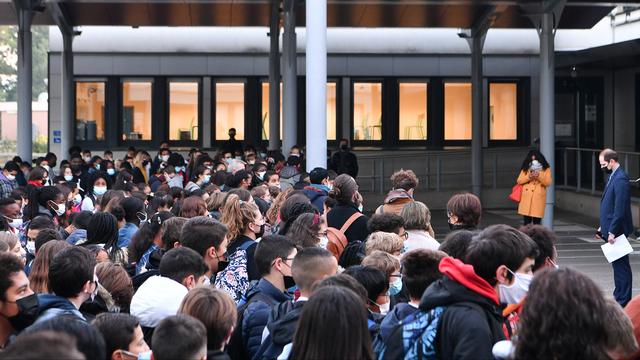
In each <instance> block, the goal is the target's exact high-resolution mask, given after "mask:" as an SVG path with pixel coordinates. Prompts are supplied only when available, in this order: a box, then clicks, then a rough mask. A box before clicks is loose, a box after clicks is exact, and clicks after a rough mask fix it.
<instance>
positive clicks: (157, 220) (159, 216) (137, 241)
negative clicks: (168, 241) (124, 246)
mask: <svg viewBox="0 0 640 360" xmlns="http://www.w3.org/2000/svg"><path fill="white" fill-rule="evenodd" d="M172 217H173V214H172V213H170V212H168V211H162V212H159V213H155V214H154V215H153V216H152V217H151V218H149V221H147V222H145V223H144V224H142V226H141V227H140V229H139V230H138V231H136V233H135V234H133V237H131V241H130V242H129V245H128V249H129V261H130V262H137V261H138V260H140V258H141V257H142V255H144V253H145V252H146V251H147V250H149V248H150V247H151V246H152V245H153V244H160V243H161V242H162V240H161V239H162V223H163V222H164V221H166V220H168V219H170V218H172Z"/></svg>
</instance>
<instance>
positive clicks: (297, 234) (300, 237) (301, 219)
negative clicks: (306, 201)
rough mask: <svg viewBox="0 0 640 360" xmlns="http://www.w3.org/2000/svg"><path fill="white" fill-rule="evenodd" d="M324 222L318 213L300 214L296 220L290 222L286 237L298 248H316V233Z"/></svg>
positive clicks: (317, 240)
mask: <svg viewBox="0 0 640 360" xmlns="http://www.w3.org/2000/svg"><path fill="white" fill-rule="evenodd" d="M323 222H324V220H323V218H322V217H321V216H320V214H318V213H306V214H300V216H298V218H297V219H296V220H295V221H293V222H291V226H290V227H289V230H288V231H287V236H288V237H289V238H290V239H291V240H292V241H293V242H295V244H296V245H297V246H299V247H300V248H310V247H315V246H318V243H319V242H320V239H318V231H320V227H321V225H322V223H323Z"/></svg>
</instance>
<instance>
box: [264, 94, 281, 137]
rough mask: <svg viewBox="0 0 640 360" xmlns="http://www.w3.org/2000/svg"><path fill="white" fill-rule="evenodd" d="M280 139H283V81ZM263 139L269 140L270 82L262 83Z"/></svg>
mask: <svg viewBox="0 0 640 360" xmlns="http://www.w3.org/2000/svg"><path fill="white" fill-rule="evenodd" d="M280 139H282V83H280ZM262 140H269V83H268V82H263V83H262Z"/></svg>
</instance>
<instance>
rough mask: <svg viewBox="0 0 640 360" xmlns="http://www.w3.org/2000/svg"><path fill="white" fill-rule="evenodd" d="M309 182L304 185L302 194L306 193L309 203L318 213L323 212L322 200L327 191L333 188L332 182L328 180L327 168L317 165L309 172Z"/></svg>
mask: <svg viewBox="0 0 640 360" xmlns="http://www.w3.org/2000/svg"><path fill="white" fill-rule="evenodd" d="M309 181H310V182H311V184H310V185H309V186H305V187H304V190H303V192H304V194H305V195H307V197H308V198H309V201H311V204H313V206H315V207H316V209H318V211H319V212H320V214H322V213H323V212H324V200H325V199H326V198H327V197H328V196H329V191H331V190H332V189H333V184H332V183H331V181H330V180H329V172H328V171H327V169H324V168H321V167H317V168H315V169H313V170H311V172H310V173H309Z"/></svg>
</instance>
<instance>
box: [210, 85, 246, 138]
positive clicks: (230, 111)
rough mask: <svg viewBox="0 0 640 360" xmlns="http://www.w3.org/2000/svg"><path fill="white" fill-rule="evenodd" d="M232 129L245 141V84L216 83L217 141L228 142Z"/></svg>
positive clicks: (237, 136)
mask: <svg viewBox="0 0 640 360" xmlns="http://www.w3.org/2000/svg"><path fill="white" fill-rule="evenodd" d="M231 128H235V129H236V139H237V140H244V83H216V140H227V139H228V138H229V135H228V134H229V129H231Z"/></svg>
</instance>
